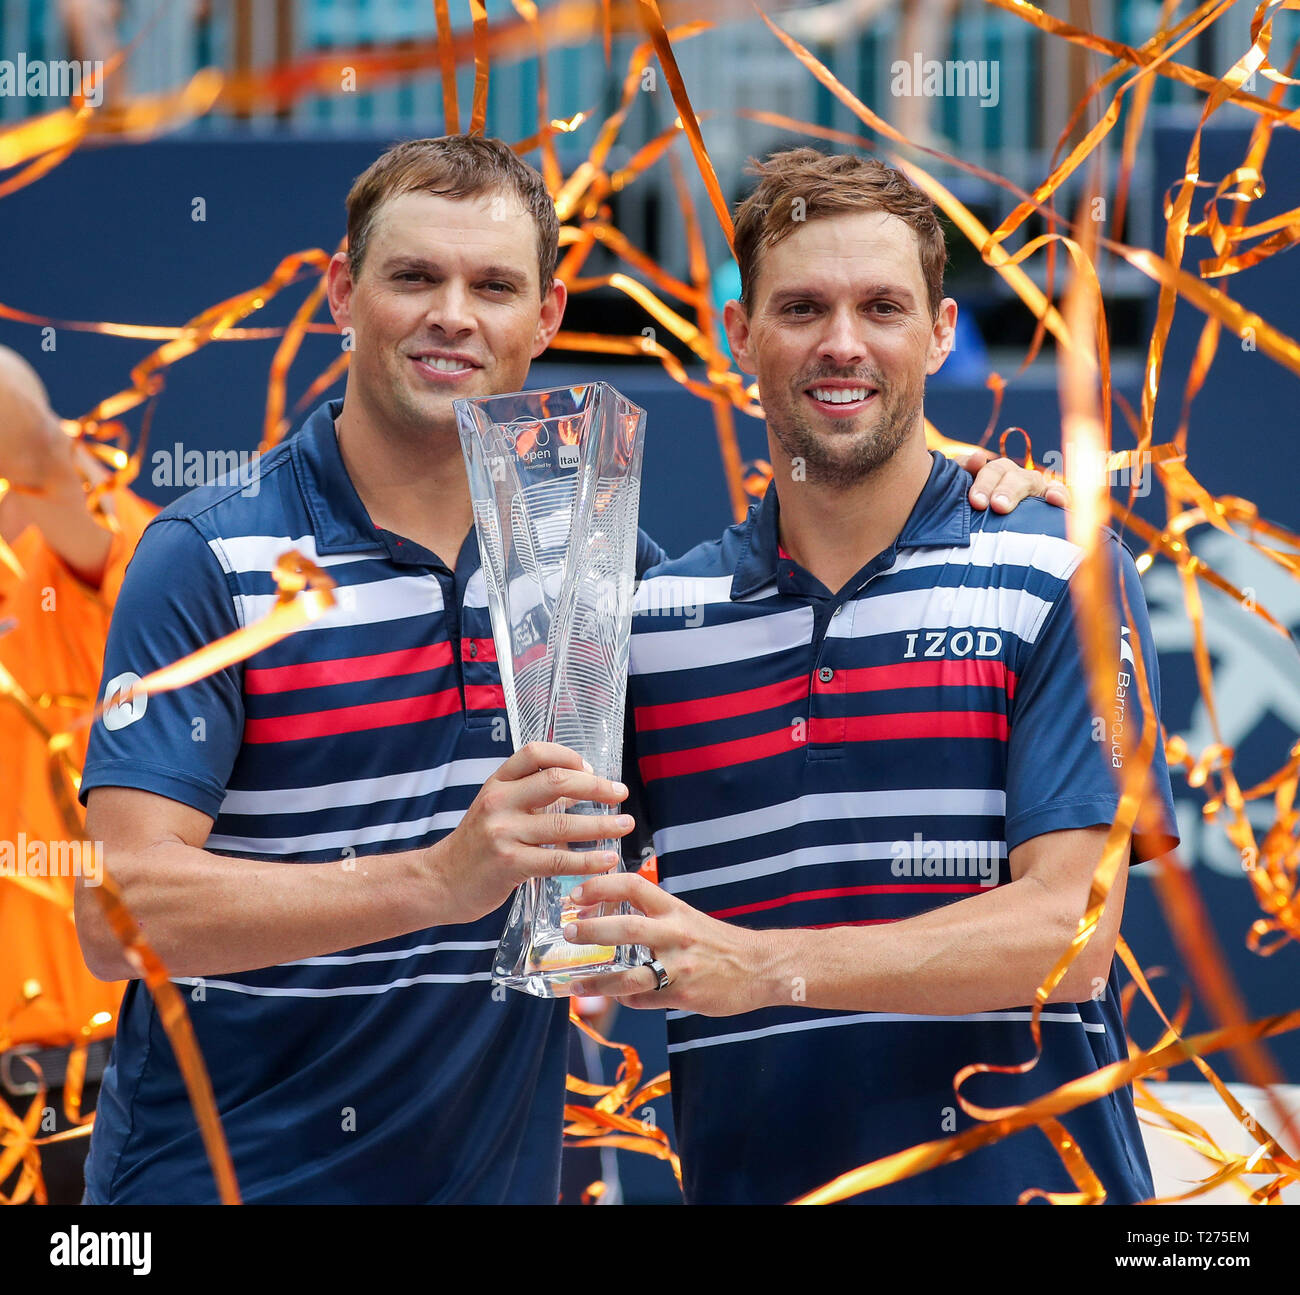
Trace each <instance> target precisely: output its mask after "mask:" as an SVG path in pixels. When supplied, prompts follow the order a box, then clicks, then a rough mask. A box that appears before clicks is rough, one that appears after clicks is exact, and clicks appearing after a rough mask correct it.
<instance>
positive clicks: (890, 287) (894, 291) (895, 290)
mask: <svg viewBox="0 0 1300 1295" xmlns="http://www.w3.org/2000/svg"><path fill="white" fill-rule="evenodd" d="M858 291H859V292H860V293H861V295H862V296H863V297H870V298H872V299H873V300H875V299H876V298H879V297H893V298H895V300H897V301H898V302H899V304H900V305H904V306H911V305H914V304H915V298H914V297H913V296H912V293H911V291H910V290H909V289H908V288H905V287H903V286H902V285H901V284H898V283H883V282H882V283H868V284H866V285H865V286H864V287H862V288H861V289H859V290H858ZM822 296H823V293H822V291H821V289H819V288H814V287H812V286H811V285H809V286H804V287H799V286H796V287H793V288H782V289H780V290H779V291H777V292H774V293H773V294H772V297H771V300H772V302H773V304H776V305H784V304H785V303H786V302H790V301H818V300H820V299H821V297H822Z"/></svg>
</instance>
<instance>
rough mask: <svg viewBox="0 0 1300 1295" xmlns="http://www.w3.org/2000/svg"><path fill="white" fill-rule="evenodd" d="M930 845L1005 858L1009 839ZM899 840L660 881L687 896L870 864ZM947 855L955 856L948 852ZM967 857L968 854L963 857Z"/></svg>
mask: <svg viewBox="0 0 1300 1295" xmlns="http://www.w3.org/2000/svg"><path fill="white" fill-rule="evenodd" d="M926 845H927V846H930V845H933V846H936V847H937V848H939V849H940V850H942V849H944V847H945V846H949V845H962V846H965V847H970V846H974V847H975V848H974V851H972V852H970V857H971V858H972V859H999V860H1001V859H1005V858H1006V857H1007V846H1006V842H1005V841H968V840H962V841H946V840H943V839H942V838H940V837H927V838H926ZM897 848H898V841H897V840H896V839H895V840H892V841H861V840H859V841H848V842H845V843H843V844H840V845H805V846H801V847H799V849H797V850H787V851H786V852H785V853H784V854H774V855H768V856H767V857H766V858H762V859H753V860H751V861H750V862H749V863H735V864H732V865H731V866H730V867H728V868H704V869H702V870H700V871H699V872H684V873H680V874H675V875H673V876H671V877H665V878H664V880H663V881H662V882H661V883H660V885H662V886H663V888H664V890H666V891H667V892H668V893H669V894H670V895H683V894H686V893H687V892H689V891H692V890H709V889H711V888H712V887H714V886H729V885H734V884H735V883H736V882H738V881H752V880H753V879H754V878H755V877H770V876H772V874H773V873H777V872H792V871H793V870H794V869H796V868H812V867H816V866H817V865H818V864H823V863H866V862H869V861H870V860H873V859H892V858H893V857H894V856H895V854H896V853H897ZM944 857H945V858H948V857H951V856H948V855H945V856H944ZM963 857H965V856H963Z"/></svg>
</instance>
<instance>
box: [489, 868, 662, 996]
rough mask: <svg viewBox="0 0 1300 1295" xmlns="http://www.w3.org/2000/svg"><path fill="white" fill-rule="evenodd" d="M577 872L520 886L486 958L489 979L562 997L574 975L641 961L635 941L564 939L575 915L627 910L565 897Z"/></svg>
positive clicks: (585, 976)
mask: <svg viewBox="0 0 1300 1295" xmlns="http://www.w3.org/2000/svg"><path fill="white" fill-rule="evenodd" d="M579 880H580V878H577V877H550V878H547V879H546V880H542V879H541V878H536V877H535V878H533V879H532V880H531V881H528V882H525V883H524V884H523V885H522V886H520V888H519V890H518V891H517V892H516V894H515V902H514V905H513V908H512V910H511V914H510V920H509V922H508V923H507V924H506V930H505V933H504V934H503V935H502V937H501V943H500V944H499V945H498V946H497V952H496V957H495V958H494V959H493V962H492V983H493V984H494V985H502V986H504V987H505V988H507V989H517V990H519V991H520V993H524V994H531V995H533V996H534V997H535V998H567V997H568V996H569V995H570V994H571V993H572V992H573V991H572V988H571V986H572V985H573V983H574V982H575V981H578V982H581V981H584V980H587V979H589V978H591V977H593V976H604V975H608V974H610V973H611V972H617V971H631V970H633V969H634V968H636V967H639V966H642V965H643V964H644V963H645V962H646V960H647V959H648V958H649V956H650V955H649V953H648V952H647V951H646V950H645V949H642V948H641V947H640V946H639V945H633V944H620V945H617V946H614V945H599V944H570V943H569V942H568V940H566V939H565V938H564V934H563V932H564V927H565V926H566V925H567V924H568V923H569V922H572V921H576V920H577V919H578V918H580V917H596V916H602V917H604V916H612V915H613V914H615V913H624V914H626V913H630V912H631V909H630V908H628V906H627V905H626V904H617V905H613V904H602V905H600V906H599V908H596V909H593V908H582V907H580V906H578V905H575V904H573V903H572V902H571V901H569V900H568V892H569V891H570V890H571V889H572V888H573V886H575V885H576V884H577V883H578V881H579Z"/></svg>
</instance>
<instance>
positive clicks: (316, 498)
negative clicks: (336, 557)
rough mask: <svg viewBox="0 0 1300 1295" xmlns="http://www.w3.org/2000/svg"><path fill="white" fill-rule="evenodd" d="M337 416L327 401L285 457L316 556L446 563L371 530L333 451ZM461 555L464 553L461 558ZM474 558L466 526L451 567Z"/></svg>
mask: <svg viewBox="0 0 1300 1295" xmlns="http://www.w3.org/2000/svg"><path fill="white" fill-rule="evenodd" d="M342 412H343V402H342V401H341V400H327V401H326V402H325V403H324V404H323V405H320V406H319V407H318V408H317V409H316V410H315V411H314V412H313V413H312V414H311V416H310V417H309V418H308V419H307V421H306V422H305V423H303V425H302V426H301V427H300V428H299V429H298V432H297V434H296V435H295V436H294V437H293V439H292V442H291V447H290V448H291V453H292V454H293V456H294V463H295V466H296V470H297V475H298V482H299V486H300V488H301V490H302V494H303V499H304V501H305V502H306V505H307V511H308V512H309V513H310V515H311V520H312V530H313V531H314V532H315V535H316V551H317V552H318V553H358V552H361V551H363V550H366V549H376V548H380V549H387V551H388V555H389V557H390V558H392V560H393V561H394V562H397V563H399V564H401V565H404V566H439V567H446V563H445V562H444V561H443V559H441V558H440V557H438V556H437V555H436V554H433V553H430V552H429V550H428V549H426V548H423V547H421V546H420V545H419V544H416V543H415V541H414V540H408V539H404V538H403V537H402V536H400V535H394V534H393V533H392V532H391V531H385V530H382V529H380V528H379V527H377V526H376V525H375V524H374V523H373V522H372V521H371V520H370V514H369V513H368V512H367V511H366V506H365V504H363V503H362V502H361V496H360V495H358V494H357V488H356V487H355V486H354V485H353V484H352V478H351V477H350V476H348V470H347V468H346V467H345V466H344V463H343V454H342V452H341V451H340V449H339V439H338V433H337V432H336V431H335V430H334V420H335V419H336V418H337V417H338V416H339V414H341V413H342ZM466 550H470V551H471V552H469V553H468V554H467V552H466ZM477 557H478V543H477V540H476V539H475V535H474V530H473V528H472V527H471V528H470V531H469V534H468V535H467V536H466V539H465V544H464V545H462V548H461V554H460V559H461V560H460V561H458V562H457V566H458V567H460V566H464V565H466V562H467V561H468V562H470V564H471V565H473V562H475V561H476V560H477Z"/></svg>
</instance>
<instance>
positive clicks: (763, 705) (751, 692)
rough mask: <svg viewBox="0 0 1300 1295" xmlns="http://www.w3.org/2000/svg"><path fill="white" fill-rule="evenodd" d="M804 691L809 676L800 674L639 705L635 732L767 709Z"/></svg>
mask: <svg viewBox="0 0 1300 1295" xmlns="http://www.w3.org/2000/svg"><path fill="white" fill-rule="evenodd" d="M807 695H808V676H807V675H805V674H799V675H796V676H795V677H794V678H793V679H783V680H782V681H781V682H780V683H769V684H763V685H762V686H761V687H758V688H742V689H741V690H740V691H739V692H728V693H723V694H722V695H721V696H718V697H701V698H699V699H698V700H696V701H673V702H665V703H664V704H662V705H659V706H638V707H637V708H636V727H637V732H639V733H647V732H649V731H650V730H651V729H656V728H673V727H676V726H677V725H680V724H704V723H707V722H708V721H710V720H718V719H732V718H733V717H735V716H736V715H751V714H753V713H754V712H755V711H760V710H770V709H771V708H772V707H773V706H789V705H791V704H793V703H796V702H801V701H803V700H804V699H805V698H806V697H807Z"/></svg>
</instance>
